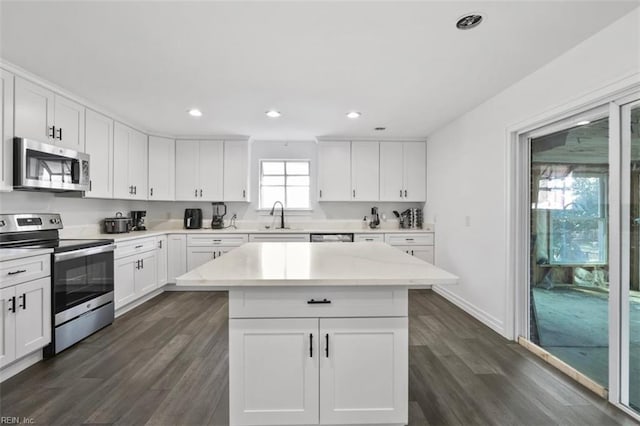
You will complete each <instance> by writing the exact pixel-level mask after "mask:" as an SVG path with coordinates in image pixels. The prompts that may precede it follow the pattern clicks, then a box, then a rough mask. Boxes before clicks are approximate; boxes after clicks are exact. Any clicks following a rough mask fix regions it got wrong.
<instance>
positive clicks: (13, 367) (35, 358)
mask: <svg viewBox="0 0 640 426" xmlns="http://www.w3.org/2000/svg"><path fill="white" fill-rule="evenodd" d="M42 359H43V356H42V349H38V350H37V351H35V352H33V353H31V354H29V355H27V356H25V357H22V358H20V359H19V360H17V361H14V362H13V363H11V364H9V365H7V366H6V367H3V368H2V370H0V383H2V382H4V381H5V380H7V379H9V378H11V377H13V376H15V375H16V374H18V373H19V372H21V371H22V370H26V369H27V368H29V367H31V366H32V365H33V364H36V363H38V362H40V361H42Z"/></svg>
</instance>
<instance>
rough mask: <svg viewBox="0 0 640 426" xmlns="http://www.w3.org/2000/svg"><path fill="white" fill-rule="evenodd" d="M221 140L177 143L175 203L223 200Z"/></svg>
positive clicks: (222, 150) (222, 147)
mask: <svg viewBox="0 0 640 426" xmlns="http://www.w3.org/2000/svg"><path fill="white" fill-rule="evenodd" d="M223 153H224V142H222V141H190V140H178V141H176V200H179V201H220V200H222V199H223V179H224V175H223V155H224V154H223Z"/></svg>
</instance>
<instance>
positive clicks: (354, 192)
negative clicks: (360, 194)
mask: <svg viewBox="0 0 640 426" xmlns="http://www.w3.org/2000/svg"><path fill="white" fill-rule="evenodd" d="M353 198H356V190H355V189H354V190H353Z"/></svg>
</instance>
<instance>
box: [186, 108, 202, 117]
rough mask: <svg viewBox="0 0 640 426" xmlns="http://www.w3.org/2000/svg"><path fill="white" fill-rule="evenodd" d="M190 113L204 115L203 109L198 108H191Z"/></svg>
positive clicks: (191, 114) (194, 115)
mask: <svg viewBox="0 0 640 426" xmlns="http://www.w3.org/2000/svg"><path fill="white" fill-rule="evenodd" d="M189 115H190V116H192V117H202V111H200V110H199V109H197V108H191V109H190V110H189Z"/></svg>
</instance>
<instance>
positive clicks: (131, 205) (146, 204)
mask: <svg viewBox="0 0 640 426" xmlns="http://www.w3.org/2000/svg"><path fill="white" fill-rule="evenodd" d="M269 158H271V159H283V158H293V159H308V160H311V167H312V169H311V175H312V176H316V169H315V167H316V164H317V146H316V143H315V142H314V141H295V142H276V141H257V142H253V143H252V146H251V160H250V164H251V170H250V182H251V189H250V192H251V200H252V201H251V203H227V212H228V215H227V216H226V217H225V218H226V219H228V218H230V217H231V215H233V214H234V213H236V214H237V215H238V219H240V220H246V221H264V222H270V221H271V219H272V218H271V217H269V216H267V214H268V212H265V211H261V212H259V211H257V209H258V185H257V182H258V178H259V160H260V159H269ZM316 188H317V186H316V179H315V178H312V182H311V207H312V210H311V211H306V212H295V213H288V214H287V217H288V221H289V222H295V221H313V220H324V219H329V220H360V219H362V217H363V216H365V215H369V213H370V211H371V207H372V206H374V205H376V206H378V207H379V210H380V213H384V214H386V215H387V216H388V217H389V218H390V219H391V218H393V210H399V211H402V210H404V209H407V208H410V207H423V204H421V203H381V202H378V203H366V202H347V203H337V202H336V203H324V202H323V203H318V202H317V201H316V197H315V195H314V194H317V193H318V191H317V189H316ZM185 208H201V209H202V210H203V213H204V217H205V219H207V220H206V221H205V223H204V224H203V225H205V226H206V222H208V221H209V220H210V218H211V212H212V208H211V203H208V202H169V201H126V200H95V199H78V198H69V197H66V196H56V195H54V194H51V193H41V192H22V191H14V192H11V193H0V213H19V212H27V213H33V212H43V213H46V212H52V213H61V214H62V219H63V223H64V225H65V226H81V225H98V224H99V222H100V220H102V219H104V218H105V217H113V216H114V215H115V213H116V212H117V211H121V212H123V213H124V214H125V215H126V214H128V212H129V211H130V210H147V222H148V223H150V224H152V225H153V224H154V223H157V222H161V221H165V220H171V219H182V218H183V215H184V209H185Z"/></svg>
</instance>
